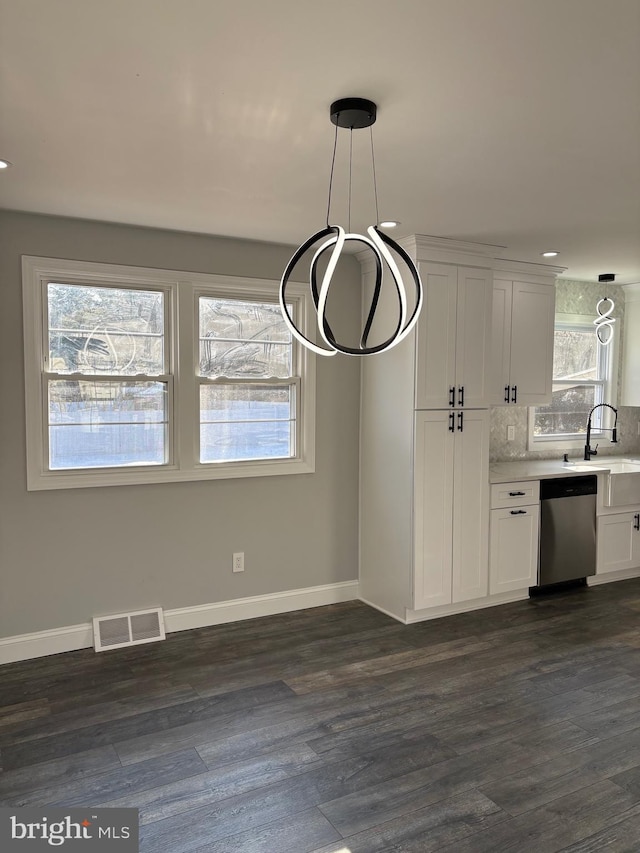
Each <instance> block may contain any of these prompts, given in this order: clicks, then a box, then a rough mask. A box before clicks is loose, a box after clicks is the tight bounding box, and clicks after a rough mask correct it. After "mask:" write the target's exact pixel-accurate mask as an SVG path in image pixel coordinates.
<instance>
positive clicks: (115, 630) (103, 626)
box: [93, 607, 165, 652]
mask: <svg viewBox="0 0 640 853" xmlns="http://www.w3.org/2000/svg"><path fill="white" fill-rule="evenodd" d="M164 638H165V631H164V619H163V616H162V608H160V607H156V608H153V609H151V610H137V611H135V612H133V613H118V614H116V615H115V616H96V617H94V619H93V644H94V648H95V650H96V651H97V652H104V651H106V650H107V649H121V648H123V647H124V646H139V645H141V644H142V643H155V642H157V641H158V640H164Z"/></svg>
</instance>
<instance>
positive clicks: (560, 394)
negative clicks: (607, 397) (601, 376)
mask: <svg viewBox="0 0 640 853" xmlns="http://www.w3.org/2000/svg"><path fill="white" fill-rule="evenodd" d="M601 396H602V386H600V385H572V386H566V385H561V386H558V385H554V386H553V394H552V401H551V405H549V406H538V407H537V408H536V415H535V422H534V427H533V434H534V435H562V434H566V433H571V434H576V433H578V434H582V433H586V431H587V418H588V417H589V412H590V411H591V409H592V408H593V407H594V406H595V405H596V403H599V402H601V400H600V397H601ZM596 414H597V413H596ZM594 417H595V415H594ZM594 426H596V424H595V423H594Z"/></svg>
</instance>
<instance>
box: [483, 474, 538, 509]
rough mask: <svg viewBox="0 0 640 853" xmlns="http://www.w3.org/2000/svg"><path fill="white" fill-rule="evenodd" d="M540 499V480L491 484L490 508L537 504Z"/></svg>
mask: <svg viewBox="0 0 640 853" xmlns="http://www.w3.org/2000/svg"><path fill="white" fill-rule="evenodd" d="M539 500H540V480H522V481H521V482H518V483H494V484H493V485H492V486H491V509H506V508H507V507H514V506H527V505H528V504H537V503H538V501H539Z"/></svg>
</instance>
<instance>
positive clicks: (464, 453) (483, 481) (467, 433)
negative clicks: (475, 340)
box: [452, 409, 489, 602]
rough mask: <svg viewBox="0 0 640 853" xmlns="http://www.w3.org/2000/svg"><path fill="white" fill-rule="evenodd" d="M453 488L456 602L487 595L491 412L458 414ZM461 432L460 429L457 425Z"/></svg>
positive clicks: (454, 596)
mask: <svg viewBox="0 0 640 853" xmlns="http://www.w3.org/2000/svg"><path fill="white" fill-rule="evenodd" d="M456 420H457V421H458V423H457V424H456V430H457V431H456V437H455V440H454V441H455V451H454V477H453V482H454V487H453V562H452V583H453V596H452V597H453V601H454V602H455V601H468V600H469V599H472V598H483V597H484V596H485V595H487V592H488V590H487V586H488V569H487V566H488V562H487V561H488V529H487V527H488V525H487V522H488V519H489V484H488V482H487V471H486V465H485V460H487V459H488V458H489V412H487V411H482V410H478V409H475V410H473V409H472V410H467V411H464V412H462V411H461V412H457V413H456ZM459 426H461V427H462V431H458V427H459Z"/></svg>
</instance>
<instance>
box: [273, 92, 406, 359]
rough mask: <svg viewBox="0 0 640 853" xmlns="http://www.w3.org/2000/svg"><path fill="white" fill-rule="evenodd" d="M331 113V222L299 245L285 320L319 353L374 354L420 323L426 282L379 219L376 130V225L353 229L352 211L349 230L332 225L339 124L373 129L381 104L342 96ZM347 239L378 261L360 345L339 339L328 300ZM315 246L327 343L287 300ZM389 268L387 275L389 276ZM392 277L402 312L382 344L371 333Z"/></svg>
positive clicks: (314, 278) (314, 292)
mask: <svg viewBox="0 0 640 853" xmlns="http://www.w3.org/2000/svg"><path fill="white" fill-rule="evenodd" d="M329 112H330V117H331V121H332V122H333V124H334V125H335V126H336V131H335V140H334V146H333V159H332V162H331V177H330V179H329V201H328V205H327V222H326V227H325V228H322V229H321V230H320V231H317V232H316V233H315V234H313V235H312V236H311V237H309V239H308V240H305V242H304V243H303V244H302V245H301V246H300V248H298V249H297V250H296V251H295V253H294V255H293V257H292V258H291V260H290V261H289V263H288V264H287V266H286V269H285V271H284V273H283V275H282V279H281V280H280V308H281V310H282V315H283V317H284V321H285V323H286V325H287V326H288V328H289V330H290V331H291V333H292V335H293V336H294V337H295V338H296V339H297V340H298V341H300V342H301V343H302V344H303V345H304V346H305V347H307V348H308V349H310V350H311V351H312V352H314V353H316V354H318V355H326V356H332V355H336V353H338V352H341V353H344V354H345V355H374V354H375V353H380V352H385V351H386V350H389V349H391V348H392V347H394V346H396V345H397V344H399V343H400V341H402V340H403V339H404V338H406V336H407V335H408V334H409V332H410V331H411V330H412V329H413V327H414V326H415V324H416V322H417V320H418V316H419V314H420V309H421V308H422V283H421V281H420V275H419V273H418V270H417V268H416V266H415V264H414V263H413V261H412V260H411V258H410V257H409V255H408V254H407V253H406V252H405V250H404V249H403V248H402V247H401V246H399V245H398V244H397V243H396V242H395V241H394V240H392V239H391V238H390V237H389V236H388V235H387V234H385V233H384V232H383V231H381V230H380V228H379V227H378V223H379V222H380V219H379V216H378V192H377V186H376V175H375V156H374V153H373V132H372V131H370V132H371V162H372V170H373V187H374V193H375V199H376V224H375V225H371V226H369V227H368V228H367V233H366V234H357V233H352V232H351V227H350V218H351V212H350V210H349V227H348V228H347V230H345V229H344V228H343V227H342V226H340V225H331V224H330V223H329V216H330V212H331V190H332V185H333V170H334V166H335V159H336V146H337V141H338V128H339V127H340V128H345V129H348V130H349V131H353V130H358V129H362V128H366V127H368V128H371V127H372V125H373V124H374V122H375V120H376V114H377V107H376V105H375V104H374V103H373V101H368V100H365V99H364V98H342V99H341V100H339V101H334V103H333V104H331V108H330V111H329ZM350 200H351V159H350V162H349V203H350ZM347 242H355V243H361V244H362V245H363V246H364V247H365V248H367V249H368V250H369V251H370V252H371V255H372V258H373V261H374V264H375V282H374V285H373V292H372V297H371V303H370V305H369V310H368V312H367V317H366V320H365V324H364V329H363V331H362V335H361V338H360V344H359V346H357V347H355V346H349V345H347V344H345V343H341V342H339V341H338V340H337V339H336V337H335V335H334V333H333V330H332V328H331V326H330V325H329V321H328V319H327V316H326V306H327V299H328V296H329V290H330V287H331V281H332V278H333V274H334V272H335V269H336V266H337V264H338V260H339V258H340V255H341V254H342V251H343V249H344V245H345V243H347ZM314 247H315V251H314V254H313V257H312V260H311V264H310V270H309V283H310V287H311V296H312V299H313V304H314V306H315V310H316V315H317V324H318V331H319V333H320V337H321V338H322V341H323V342H324V344H325V345H324V346H320V345H318V344H316V343H314V341H312V340H311V339H310V338H308V337H307V336H306V335H305V334H304V333H303V332H302V331H301V330H300V329H299V328H298V327H297V326H296V323H295V320H294V318H293V316H292V315H291V313H290V310H289V307H288V305H287V298H286V291H287V284H288V282H289V280H290V278H291V275H292V273H293V271H294V269H295V267H296V266H297V265H298V263H299V261H300V260H301V258H302V257H303V256H304V255H305V254H306V253H307V252H310V251H312V250H313V249H314ZM325 252H326V253H328V261H327V265H326V268H325V271H324V274H323V275H322V281H321V282H320V284H318V264H319V261H320V259H321V258H322V257H323V256H324V254H325ZM397 258H399V259H400V260H401V261H402V263H403V264H404V265H405V267H406V268H407V270H408V273H409V276H410V278H411V280H412V285H413V288H414V289H415V300H414V301H413V303H412V306H413V307H412V308H410V307H409V299H408V297H407V290H406V287H405V283H404V281H403V278H402V274H401V272H400V269H399V267H398V262H397ZM385 273H386V275H385ZM389 277H390V278H391V281H392V283H393V284H392V288H393V290H395V295H396V301H397V308H398V315H397V320H396V323H395V328H394V330H393V332H392V333H391V334H390V335H389V336H388V337H387V338H386V339H385V340H383V341H381V342H378V343H376V344H372V345H370V344H369V333H370V331H371V326H372V325H373V321H374V318H375V314H376V309H377V307H378V302H379V299H380V293H381V291H382V287H383V283H385V279H388V278H389Z"/></svg>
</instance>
